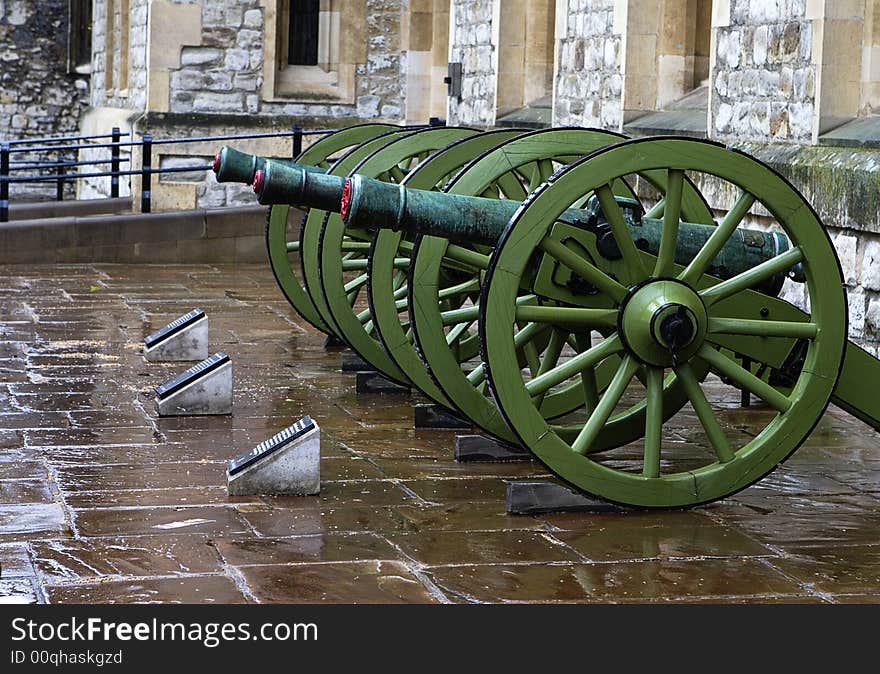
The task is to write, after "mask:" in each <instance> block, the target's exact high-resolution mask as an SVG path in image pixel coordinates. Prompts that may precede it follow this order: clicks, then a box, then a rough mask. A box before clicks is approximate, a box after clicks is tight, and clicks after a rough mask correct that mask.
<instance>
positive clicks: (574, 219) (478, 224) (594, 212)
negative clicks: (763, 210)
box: [340, 175, 804, 295]
mask: <svg viewBox="0 0 880 674" xmlns="http://www.w3.org/2000/svg"><path fill="white" fill-rule="evenodd" d="M618 204H619V205H620V206H621V207H622V209H623V211H624V219H625V220H626V223H627V227H628V229H629V231H630V234H631V235H632V237H633V240H634V241H635V243H636V247H637V248H639V249H640V250H644V251H646V252H648V253H651V254H652V255H657V254H658V252H659V250H660V239H661V236H662V234H663V221H662V220H658V219H656V218H648V217H642V210H641V207H640V206H638V205H636V207H635V208H634V207H633V205H634V202H632V200H630V199H620V198H619V199H618ZM520 205H521V204H520V203H519V202H516V201H511V200H506V199H488V198H485V197H470V196H463V195H456V194H446V193H443V192H432V191H425V190H414V189H407V188H405V187H404V186H403V185H392V184H390V183H384V182H381V181H378V180H371V179H369V178H364V177H363V176H359V175H354V176H352V177H350V178H349V179H348V180H347V181H346V184H345V187H344V189H343V194H342V203H341V208H340V212H341V214H342V218H343V221H344V222H345V224H346V226H347V227H351V228H367V229H392V230H395V231H405V232H411V233H416V234H427V235H430V236H441V237H444V238H448V239H453V240H456V241H464V242H469V243H478V244H485V245H489V246H494V245H495V244H496V243H497V242H498V240H499V239H500V238H501V235H502V233H503V232H504V229H505V228H506V227H507V223H508V222H509V221H510V219H511V218H512V217H513V215H514V214H515V213H516V211H517V210H518V209H519V207H520ZM558 220H559V221H560V222H565V223H568V224H571V225H575V226H578V227H583V228H586V229H590V230H592V231H594V232H595V233H596V238H597V248H598V250H599V253H600V254H601V255H602V256H604V257H606V258H609V259H617V258H619V257H620V251H619V250H618V248H617V243H616V242H615V241H614V237H613V235H612V234H611V231H610V228H609V227H608V226H607V224H604V216H603V214H602V212H601V208H600V207H599V204H598V200H596V199H595V197H593V198H592V199H591V200H590V201H589V202H587V205H586V208H583V209H577V208H569V209H567V210H566V211H565V212H563V213H562V215H561V216H560V217H559V218H558ZM714 230H715V227H714V226H712V225H703V224H698V223H692V222H682V223H680V224H679V230H678V240H677V242H676V250H675V261H676V263H678V264H681V265H686V264H687V263H688V262H690V261H691V260H692V259H693V258H694V257H695V256H696V255H697V253H698V252H699V251H700V249H701V248H702V247H703V245H704V244H705V243H706V241H707V240H708V239H709V237H710V236H711V235H712V232H713V231H714ZM789 248H790V243H789V240H788V237H787V236H785V234H782V233H780V232H761V231H758V230H752V229H745V228H742V227H740V228H738V229H737V230H736V231H735V232H734V234H733V235H732V236H731V237H730V239H728V241H727V243H726V244H725V245H724V247H723V248H722V249H721V251H720V252H719V253H718V255H717V256H716V257H715V259H714V260H713V262H712V264H711V265H710V267H709V269H708V270H707V271H708V273H709V274H711V275H713V276H718V277H720V278H723V279H724V278H730V277H732V276H735V275H736V274H739V273H741V272H743V271H745V270H747V269H751V268H752V267H754V266H756V265H758V264H760V263H761V262H764V261H766V260H769V259H770V258H773V257H776V256H777V255H779V254H781V253H784V252H785V251H786V250H788V249H789ZM786 276H790V277H791V278H792V279H793V280H795V281H798V282H803V280H804V275H803V268H802V266H801V265H800V264H798V265H796V266H795V267H793V268H792V269H791V270H790V272H789V273H785V272H783V273H780V274H776V275H775V276H773V277H771V278H770V279H769V280H768V281H767V282H766V283H764V284H761V286H760V289H761V290H762V291H764V292H766V293H768V294H773V295H776V294H778V293H779V291H780V290H781V288H782V283H783V281H784V280H785V278H786Z"/></svg>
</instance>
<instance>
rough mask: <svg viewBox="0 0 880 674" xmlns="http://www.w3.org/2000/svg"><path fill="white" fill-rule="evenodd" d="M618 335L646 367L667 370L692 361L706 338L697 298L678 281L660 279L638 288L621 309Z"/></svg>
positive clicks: (702, 311) (703, 311)
mask: <svg viewBox="0 0 880 674" xmlns="http://www.w3.org/2000/svg"><path fill="white" fill-rule="evenodd" d="M619 322H620V332H621V334H622V335H623V338H624V341H625V342H626V345H627V347H628V348H629V350H630V352H631V353H632V354H633V355H635V356H636V358H638V359H639V360H641V361H642V362H644V363H647V364H649V365H656V366H660V367H670V366H672V365H674V364H677V363H680V362H685V361H686V360H688V359H689V358H691V357H692V356H693V355H694V354H695V353H696V352H697V350H699V348H700V345H701V344H702V343H703V339H704V338H705V336H706V327H707V323H708V317H707V315H706V307H705V305H704V304H703V302H702V300H701V299H700V297H699V295H697V293H696V292H695V291H694V290H693V289H691V288H690V286H688V285H686V284H685V283H682V282H681V281H677V280H672V279H661V280H654V281H650V282H648V283H646V284H644V285H642V286H641V287H639V288H637V289H636V290H635V292H633V293H632V294H631V295H630V296H629V298H628V299H627V300H626V301H625V302H624V304H623V306H622V307H621V309H620V317H619Z"/></svg>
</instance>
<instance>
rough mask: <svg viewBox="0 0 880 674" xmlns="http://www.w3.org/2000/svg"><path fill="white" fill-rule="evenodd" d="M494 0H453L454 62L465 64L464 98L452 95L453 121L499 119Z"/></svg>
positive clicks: (479, 123) (478, 122)
mask: <svg viewBox="0 0 880 674" xmlns="http://www.w3.org/2000/svg"><path fill="white" fill-rule="evenodd" d="M493 6H494V1H493V0H453V2H452V14H453V21H454V26H455V30H454V31H453V34H452V36H451V42H452V56H451V60H452V61H453V62H460V63H461V64H462V79H461V93H462V96H461V99H460V100H459V99H455V98H451V99H450V103H449V122H450V123H451V124H466V125H467V124H470V125H475V126H483V127H487V126H491V125H492V124H494V123H495V87H496V86H497V84H496V81H497V77H498V45H497V44H496V39H495V37H494V36H493V26H492V22H493V11H494V9H493Z"/></svg>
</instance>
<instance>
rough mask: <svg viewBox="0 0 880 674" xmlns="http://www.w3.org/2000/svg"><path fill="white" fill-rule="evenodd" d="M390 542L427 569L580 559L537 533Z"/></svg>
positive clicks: (441, 535)
mask: <svg viewBox="0 0 880 674" xmlns="http://www.w3.org/2000/svg"><path fill="white" fill-rule="evenodd" d="M388 540H389V541H391V543H393V544H394V545H397V546H399V547H400V549H401V550H402V551H403V552H404V554H406V555H407V556H408V557H410V558H412V559H414V560H415V561H417V562H419V563H421V564H424V565H426V566H438V565H443V564H481V563H483V564H488V563H498V562H562V561H579V559H580V558H579V556H578V555H577V553H576V552H575V551H574V550H572V549H571V548H569V547H567V546H565V545H563V544H561V543H560V542H559V541H557V540H555V539H553V538H551V537H550V536H548V535H545V534H541V533H538V532H534V531H478V532H475V531H442V532H435V531H429V532H422V533H417V534H404V535H390V536H389V537H388Z"/></svg>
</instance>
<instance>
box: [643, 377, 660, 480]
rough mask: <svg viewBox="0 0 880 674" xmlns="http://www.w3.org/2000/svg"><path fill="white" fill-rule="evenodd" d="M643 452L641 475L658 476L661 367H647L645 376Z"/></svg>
mask: <svg viewBox="0 0 880 674" xmlns="http://www.w3.org/2000/svg"><path fill="white" fill-rule="evenodd" d="M645 389H646V390H645V398H646V403H647V404H646V407H645V454H644V460H643V462H642V475H644V476H645V477H660V444H661V438H662V435H663V368H662V367H648V368H647V375H646V378H645Z"/></svg>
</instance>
